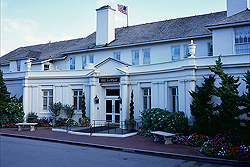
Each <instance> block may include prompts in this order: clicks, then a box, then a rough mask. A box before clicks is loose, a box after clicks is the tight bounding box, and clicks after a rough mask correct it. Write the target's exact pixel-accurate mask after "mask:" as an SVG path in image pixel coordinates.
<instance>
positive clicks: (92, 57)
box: [89, 55, 94, 63]
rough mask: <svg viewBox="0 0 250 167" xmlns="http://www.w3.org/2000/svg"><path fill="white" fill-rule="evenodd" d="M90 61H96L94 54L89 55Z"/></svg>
mask: <svg viewBox="0 0 250 167" xmlns="http://www.w3.org/2000/svg"><path fill="white" fill-rule="evenodd" d="M89 63H94V55H89Z"/></svg>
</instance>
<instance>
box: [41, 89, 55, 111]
mask: <svg viewBox="0 0 250 167" xmlns="http://www.w3.org/2000/svg"><path fill="white" fill-rule="evenodd" d="M42 91H43V110H44V111H48V107H49V105H50V104H52V103H53V90H52V89H50V90H42Z"/></svg>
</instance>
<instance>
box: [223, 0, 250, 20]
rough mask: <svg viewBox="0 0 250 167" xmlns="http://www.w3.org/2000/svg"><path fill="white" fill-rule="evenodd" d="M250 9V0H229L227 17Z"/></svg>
mask: <svg viewBox="0 0 250 167" xmlns="http://www.w3.org/2000/svg"><path fill="white" fill-rule="evenodd" d="M247 8H248V9H250V0H227V17H229V16H232V15H234V14H236V13H239V12H241V11H243V10H246V9H247Z"/></svg>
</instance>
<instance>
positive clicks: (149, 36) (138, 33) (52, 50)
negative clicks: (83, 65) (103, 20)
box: [0, 11, 226, 64]
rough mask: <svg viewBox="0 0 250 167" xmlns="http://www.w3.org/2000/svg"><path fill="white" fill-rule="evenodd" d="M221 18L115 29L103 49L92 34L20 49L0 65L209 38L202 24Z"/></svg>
mask: <svg viewBox="0 0 250 167" xmlns="http://www.w3.org/2000/svg"><path fill="white" fill-rule="evenodd" d="M223 18H226V11H223V12H216V13H210V14H203V15H197V16H191V17H183V18H177V19H170V20H164V21H159V22H153V23H147V24H140V25H135V26H129V27H122V28H116V29H115V40H114V41H112V42H111V43H109V44H107V45H104V46H96V44H95V43H96V32H94V33H92V34H90V35H89V36H87V37H85V38H78V39H73V40H67V41H60V42H54V43H46V44H40V45H32V46H26V47H20V48H17V49H15V50H13V51H11V52H10V53H8V54H6V55H4V56H2V57H0V63H2V64H5V63H8V62H9V59H22V58H25V57H29V56H33V55H29V54H28V52H32V51H34V52H39V53H40V54H36V56H34V57H35V58H36V59H37V61H40V62H41V61H43V60H47V59H51V58H52V59H56V58H62V57H63V56H64V55H62V53H64V52H65V53H66V52H73V51H79V50H84V51H90V50H93V49H99V48H103V49H105V48H108V47H122V46H126V45H132V44H142V43H147V42H153V43H154V42H159V41H165V40H176V39H183V38H189V37H190V38H192V37H194V38H195V37H198V36H206V35H208V36H211V31H210V30H209V29H208V28H207V27H205V25H208V24H211V23H214V22H216V21H218V20H222V19H223Z"/></svg>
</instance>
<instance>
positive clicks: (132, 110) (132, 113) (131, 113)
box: [129, 90, 135, 120]
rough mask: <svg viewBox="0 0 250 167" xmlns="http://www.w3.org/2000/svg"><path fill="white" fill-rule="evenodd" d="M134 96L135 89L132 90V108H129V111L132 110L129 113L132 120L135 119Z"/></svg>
mask: <svg viewBox="0 0 250 167" xmlns="http://www.w3.org/2000/svg"><path fill="white" fill-rule="evenodd" d="M133 98H134V93H133V90H132V92H131V100H130V104H129V106H130V108H129V111H130V114H129V119H130V120H133V119H134V108H135V107H134V100H133Z"/></svg>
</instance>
